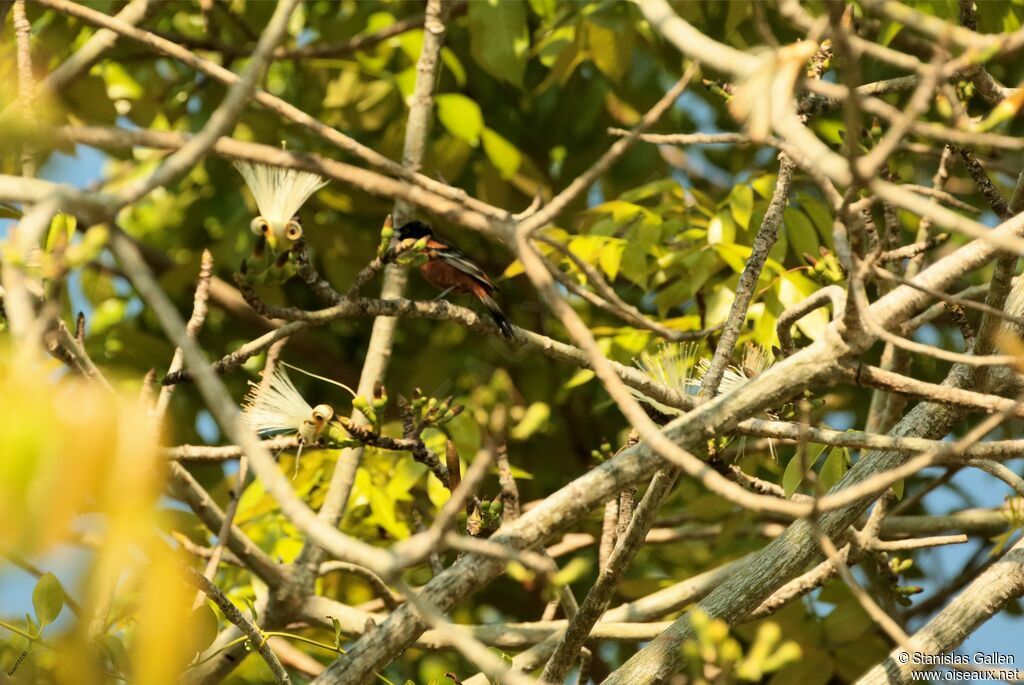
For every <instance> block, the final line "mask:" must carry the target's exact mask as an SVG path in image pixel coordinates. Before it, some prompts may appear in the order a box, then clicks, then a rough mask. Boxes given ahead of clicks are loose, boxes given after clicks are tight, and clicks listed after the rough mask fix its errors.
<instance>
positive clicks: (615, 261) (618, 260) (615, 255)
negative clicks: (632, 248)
mask: <svg viewBox="0 0 1024 685" xmlns="http://www.w3.org/2000/svg"><path fill="white" fill-rule="evenodd" d="M625 250H626V241H625V240H620V239H618V238H612V239H609V240H608V241H607V243H606V244H605V246H604V248H603V249H602V250H601V253H600V256H599V257H598V263H599V264H600V265H601V270H602V271H604V273H605V275H606V276H608V280H609V281H614V280H615V278H616V277H617V276H618V275H619V266H620V265H621V264H622V253H623V252H624V251H625Z"/></svg>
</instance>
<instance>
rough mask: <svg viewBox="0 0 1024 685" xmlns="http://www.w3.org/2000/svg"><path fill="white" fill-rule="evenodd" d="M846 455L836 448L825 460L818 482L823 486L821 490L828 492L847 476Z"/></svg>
mask: <svg viewBox="0 0 1024 685" xmlns="http://www.w3.org/2000/svg"><path fill="white" fill-rule="evenodd" d="M846 468H847V464H846V455H845V454H844V451H843V449H842V448H838V447H837V448H834V449H833V450H832V451H831V452H830V453H829V455H828V458H827V459H825V463H824V464H822V465H821V472H820V473H819V474H818V482H819V483H820V484H821V490H822V491H823V492H828V491H829V490H831V489H832V486H833V485H835V484H836V483H838V482H839V481H840V479H842V477H843V476H845V475H846Z"/></svg>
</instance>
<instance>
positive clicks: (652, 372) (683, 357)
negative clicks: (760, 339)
mask: <svg viewBox="0 0 1024 685" xmlns="http://www.w3.org/2000/svg"><path fill="white" fill-rule="evenodd" d="M697 349H698V346H697V344H696V343H685V344H683V343H672V344H664V345H661V346H660V347H659V348H658V349H657V351H656V352H655V353H654V354H650V353H648V352H644V353H643V354H641V355H640V358H639V359H634V360H633V363H634V364H636V366H637V368H639V369H640V370H641V371H643V372H644V373H645V374H646V375H647V376H648V377H649V378H650V379H651V380H652V381H654V382H656V383H661V384H662V385H665V386H668V387H669V388H672V389H673V390H675V391H676V392H677V393H680V394H684V395H687V394H688V395H695V394H696V393H697V391H698V390H699V389H700V384H701V381H702V380H703V379H704V376H705V374H707V372H708V368H709V367H710V366H711V358H710V357H699V358H698V356H697ZM774 361H775V360H774V359H773V358H772V355H771V353H769V352H768V351H767V350H765V349H764V348H763V347H761V346H760V345H753V344H749V343H748V344H747V346H746V347H745V348H744V350H743V360H742V361H741V363H740V365H739V366H735V365H733V366H727V367H726V368H725V371H724V372H723V373H722V380H721V382H720V383H719V384H718V394H719V395H725V394H728V393H730V392H733V391H734V390H736V389H738V388H740V387H742V386H743V385H746V384H747V383H748V382H750V379H752V378H754V377H755V376H757V375H758V374H760V373H762V372H763V371H764V370H765V369H767V368H768V367H769V366H771V365H772V363H773V362H774ZM629 391H630V392H631V393H632V394H633V396H634V397H635V398H637V400H639V401H640V402H643V403H644V404H647V405H649V406H651V407H653V408H654V409H657V410H658V411H659V412H661V413H662V414H668V415H669V416H682V415H683V414H684V413H685V411H684V410H682V409H679V408H677V407H669V406H668V405H665V404H662V403H661V402H658V401H656V400H653V399H651V398H650V397H648V396H647V395H645V394H643V393H642V392H640V391H639V390H637V389H635V388H630V389H629ZM744 440H745V439H744ZM768 449H769V451H770V452H771V455H772V458H773V459H774V458H775V446H774V444H773V443H772V441H771V440H769V441H768ZM742 450H743V445H742V444H741V445H740V451H741V452H742Z"/></svg>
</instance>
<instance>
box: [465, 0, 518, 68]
mask: <svg viewBox="0 0 1024 685" xmlns="http://www.w3.org/2000/svg"><path fill="white" fill-rule="evenodd" d="M526 10H527V5H526V3H525V2H508V1H507V0H506V1H504V2H502V1H501V0H476V1H475V2H471V3H469V48H470V52H471V53H472V54H473V59H475V60H476V61H477V63H478V64H479V65H480V66H481V67H483V69H484V71H486V72H487V73H489V74H490V75H491V76H494V77H495V78H498V79H501V80H503V81H508V82H509V83H511V84H513V85H515V86H518V87H520V88H521V87H522V86H523V74H524V73H525V72H526V60H527V51H528V50H529V47H530V33H529V28H528V27H527V25H526Z"/></svg>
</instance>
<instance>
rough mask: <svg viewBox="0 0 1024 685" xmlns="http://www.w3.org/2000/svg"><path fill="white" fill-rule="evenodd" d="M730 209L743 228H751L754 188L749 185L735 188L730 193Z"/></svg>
mask: <svg viewBox="0 0 1024 685" xmlns="http://www.w3.org/2000/svg"><path fill="white" fill-rule="evenodd" d="M729 211H730V212H731V213H732V218H733V219H734V220H735V221H736V223H737V224H739V225H740V226H742V227H743V230H749V229H750V215H751V214H753V213H754V189H753V188H751V187H750V186H748V185H742V186H736V187H735V188H733V189H732V192H731V193H729Z"/></svg>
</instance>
